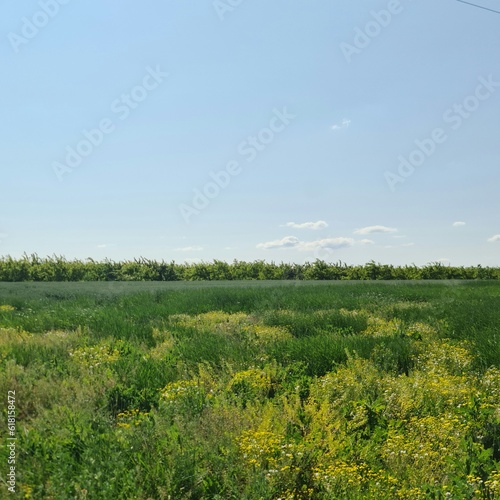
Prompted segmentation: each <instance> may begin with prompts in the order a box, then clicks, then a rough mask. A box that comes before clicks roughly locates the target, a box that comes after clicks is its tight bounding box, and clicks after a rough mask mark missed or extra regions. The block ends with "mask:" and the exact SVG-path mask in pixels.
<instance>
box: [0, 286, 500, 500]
mask: <svg viewBox="0 0 500 500" xmlns="http://www.w3.org/2000/svg"><path fill="white" fill-rule="evenodd" d="M499 341H500V283H499V282H498V281H494V280H492V281H467V280H461V281H425V282H424V281H391V282H385V281H366V282H351V281H336V282H330V281H316V282H310V281H284V282H279V283H277V282H268V281H259V282H257V281H255V282H251V281H246V282H239V281H233V282H231V283H229V282H225V281H214V282H210V283H207V282H128V283H123V282H112V281H110V282H85V283H69V282H67V283H29V282H21V283H0V365H1V369H0V394H2V398H3V400H4V404H3V405H2V406H1V408H2V419H3V422H4V423H2V425H0V429H1V437H2V442H3V443H4V442H5V438H6V437H7V425H6V422H7V394H8V392H9V391H15V394H16V412H17V414H16V419H17V422H16V437H17V444H16V450H17V457H16V460H17V461H16V493H15V494H9V492H8V490H7V486H6V484H5V478H6V471H7V461H8V453H9V451H8V448H7V447H6V446H2V447H1V448H0V477H1V478H2V484H1V485H0V497H1V498H9V497H12V498H31V499H58V500H59V499H61V500H68V499H88V500H90V499H109V500H116V499H171V500H187V499H199V500H201V499H205V500H208V499H214V500H216V499H218V500H231V499H234V500H244V499H247V500H261V499H262V500H271V499H273V500H278V499H281V500H292V499H311V500H312V499H318V500H319V499H427V498H430V499H460V500H462V499H500V343H499Z"/></svg>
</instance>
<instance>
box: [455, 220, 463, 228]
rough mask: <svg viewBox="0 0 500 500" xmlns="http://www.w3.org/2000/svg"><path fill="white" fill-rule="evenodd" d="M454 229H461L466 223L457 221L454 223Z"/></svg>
mask: <svg viewBox="0 0 500 500" xmlns="http://www.w3.org/2000/svg"><path fill="white" fill-rule="evenodd" d="M452 226H453V227H461V226H465V222H462V221H457V222H454V223H453V224H452Z"/></svg>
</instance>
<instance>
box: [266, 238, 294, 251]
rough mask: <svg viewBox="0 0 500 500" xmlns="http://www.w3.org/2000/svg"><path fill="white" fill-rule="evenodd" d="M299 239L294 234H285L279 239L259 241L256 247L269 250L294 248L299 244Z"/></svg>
mask: <svg viewBox="0 0 500 500" xmlns="http://www.w3.org/2000/svg"><path fill="white" fill-rule="evenodd" d="M299 243H300V240H299V239H298V238H296V237H295V236H285V237H284V238H282V239H281V240H274V241H268V242H266V243H259V244H258V245H257V248H263V249H264V250H271V249H274V248H294V247H296V246H297V245H299Z"/></svg>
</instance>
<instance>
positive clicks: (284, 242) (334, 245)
mask: <svg viewBox="0 0 500 500" xmlns="http://www.w3.org/2000/svg"><path fill="white" fill-rule="evenodd" d="M352 245H354V240H353V239H352V238H324V239H321V240H315V241H300V240H299V239H298V238H296V237H295V236H285V238H282V239H281V240H274V241H268V242H266V243H259V244H258V245H257V248H262V249H264V250H274V249H278V248H295V249H297V250H300V251H313V250H317V249H318V248H322V249H330V250H335V249H338V248H345V247H350V246H352Z"/></svg>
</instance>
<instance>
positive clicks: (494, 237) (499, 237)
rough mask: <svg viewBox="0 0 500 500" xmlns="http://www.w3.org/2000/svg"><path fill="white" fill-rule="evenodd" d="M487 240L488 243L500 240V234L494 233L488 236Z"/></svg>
mask: <svg viewBox="0 0 500 500" xmlns="http://www.w3.org/2000/svg"><path fill="white" fill-rule="evenodd" d="M488 241H489V242H490V243H496V242H497V241H500V234H495V236H492V237H491V238H488Z"/></svg>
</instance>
